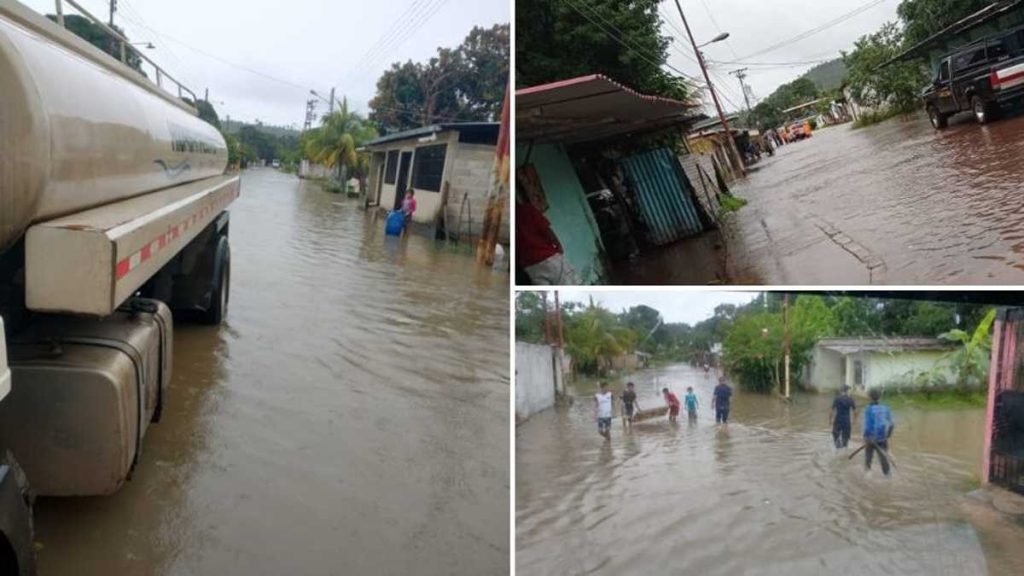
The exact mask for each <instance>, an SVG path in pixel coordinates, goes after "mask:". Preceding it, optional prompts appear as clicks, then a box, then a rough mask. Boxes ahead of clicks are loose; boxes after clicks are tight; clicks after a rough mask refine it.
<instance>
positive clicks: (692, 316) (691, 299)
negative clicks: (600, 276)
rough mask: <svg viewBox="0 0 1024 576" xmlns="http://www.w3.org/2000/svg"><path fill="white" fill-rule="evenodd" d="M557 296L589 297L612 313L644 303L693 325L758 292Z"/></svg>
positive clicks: (566, 293)
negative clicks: (723, 307) (725, 306)
mask: <svg viewBox="0 0 1024 576" xmlns="http://www.w3.org/2000/svg"><path fill="white" fill-rule="evenodd" d="M558 294H559V298H561V299H562V300H564V301H568V302H583V303H587V302H589V300H590V297H591V296H593V297H594V302H596V303H600V304H601V305H603V306H604V307H605V308H608V309H609V310H612V311H613V312H616V313H618V312H622V311H623V310H625V309H627V308H630V307H631V306H639V305H641V304H645V305H647V306H650V307H651V308H654V309H655V310H657V311H658V312H661V317H662V318H664V319H665V321H666V322H685V323H687V324H690V325H691V326H692V325H693V324H696V323H697V322H700V321H701V320H705V319H707V318H710V317H711V316H712V315H714V313H715V306H718V305H719V304H726V303H728V304H746V303H747V302H750V301H751V300H753V299H754V298H755V297H756V296H757V295H758V294H759V293H758V292H705V291H701V292H694V291H682V290H673V291H654V292H651V291H644V292H621V291H615V292H606V291H601V292H597V291H586V290H561V291H559V293H558Z"/></svg>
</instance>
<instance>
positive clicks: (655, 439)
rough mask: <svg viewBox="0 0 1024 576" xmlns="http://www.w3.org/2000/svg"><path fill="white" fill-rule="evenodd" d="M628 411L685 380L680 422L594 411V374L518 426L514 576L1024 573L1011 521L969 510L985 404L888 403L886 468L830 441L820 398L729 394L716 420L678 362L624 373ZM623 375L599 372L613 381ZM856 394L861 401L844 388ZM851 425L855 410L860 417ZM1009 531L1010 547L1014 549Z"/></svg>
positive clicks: (705, 379)
mask: <svg viewBox="0 0 1024 576" xmlns="http://www.w3.org/2000/svg"><path fill="white" fill-rule="evenodd" d="M631 379H632V380H633V381H634V382H635V383H636V385H637V389H638V394H639V402H640V406H641V407H642V408H648V407H654V406H660V405H663V402H662V401H661V400H660V398H659V396H658V394H659V391H660V389H661V388H662V387H664V386H669V387H671V388H672V389H673V390H674V391H675V392H676V394H677V395H680V397H681V396H682V394H683V393H685V389H686V386H693V387H694V389H695V391H696V392H697V394H698V396H699V398H700V400H701V402H702V403H703V406H702V408H701V410H700V418H699V421H698V422H697V423H696V424H692V425H691V424H688V423H687V422H686V420H685V417H684V418H683V419H682V420H681V421H680V422H679V423H678V424H677V425H672V424H669V423H668V422H667V421H665V420H664V419H659V420H657V421H652V422H650V423H640V424H637V425H636V426H635V428H634V430H633V432H632V433H628V434H627V433H625V432H624V431H623V427H622V424H621V422H620V421H618V420H616V421H615V422H614V425H613V428H612V434H613V436H612V440H611V441H610V442H605V441H604V440H603V439H602V438H601V437H600V436H598V434H597V431H596V427H595V425H594V421H593V406H592V404H593V403H592V400H591V398H592V394H593V392H594V389H593V386H594V384H593V383H577V384H576V385H574V386H571V387H570V389H569V393H570V396H571V397H572V398H573V399H574V401H572V402H571V403H569V404H568V405H563V406H560V407H558V408H556V409H553V410H548V411H546V412H543V413H541V414H538V415H535V416H533V417H531V419H530V420H528V421H527V422H526V423H524V424H522V425H521V426H519V427H518V430H517V432H516V467H517V469H516V531H517V532H516V537H517V540H516V547H517V550H516V562H517V570H518V572H519V573H522V574H531V575H533V574H551V575H554V574H625V573H637V574H722V575H735V574H758V575H761V574H779V575H783V574H785V575H805V574H806V575H817V574H823V573H828V572H830V571H838V572H847V573H858V574H902V575H908V574H922V575H924V574H928V575H976V574H993V575H996V574H1011V573H1017V574H1019V573H1022V572H1021V571H1022V570H1024V550H1022V549H1021V548H1020V546H1019V542H1021V541H1024V540H1022V539H1024V527H1021V526H1017V525H1012V524H1007V523H1005V522H1000V521H999V520H997V519H995V518H993V517H991V515H986V514H978V513H975V511H974V510H975V508H976V507H975V506H974V505H973V504H972V500H971V498H970V497H969V496H968V495H967V494H968V493H969V492H970V491H971V490H973V489H974V488H976V487H977V484H978V475H977V471H978V469H979V466H980V454H981V449H982V438H983V428H984V413H983V411H982V410H978V409H966V410H922V409H907V410H895V411H894V413H895V419H896V431H895V434H894V437H893V441H892V445H891V451H892V457H893V460H894V461H895V462H896V465H897V469H896V471H895V472H894V474H893V475H892V477H890V478H885V477H883V476H882V475H881V472H880V471H879V470H878V465H877V463H876V464H875V468H874V470H872V471H871V472H870V473H865V471H864V461H863V453H861V454H860V455H858V456H857V457H855V458H854V459H853V460H852V461H851V460H849V459H848V458H847V456H848V454H849V452H850V451H851V450H852V449H853V447H855V446H857V445H858V444H859V443H858V442H857V441H856V438H857V437H858V435H857V434H856V433H855V434H854V438H855V439H854V440H852V441H851V448H850V449H847V450H842V451H836V449H835V448H834V447H833V446H832V439H831V434H830V432H829V429H828V425H827V424H828V410H829V407H830V403H831V395H828V394H801V395H797V396H795V397H794V399H793V401H792V402H791V403H790V404H786V403H784V402H782V401H780V400H779V399H778V398H776V397H773V396H764V395H757V394H745V393H742V392H738V393H737V395H736V397H735V398H734V400H733V406H732V414H731V422H730V424H729V425H728V426H727V427H720V426H716V425H715V423H714V416H713V414H712V412H711V410H710V400H711V390H712V388H713V387H714V384H715V378H714V376H713V374H712V375H705V374H704V372H703V370H699V371H698V370H696V369H693V368H691V367H689V366H686V365H676V366H669V367H666V368H659V369H653V370H646V371H643V372H640V373H637V374H634V375H632V376H631ZM622 385H624V381H623V382H618V381H613V389H614V390H615V391H616V392H619V389H620V388H621V386H622ZM858 402H859V405H860V406H861V407H862V406H863V401H862V400H860V399H858ZM858 423H859V421H858ZM1013 542H1017V543H1018V544H1017V545H1013V544H1012V543H1013Z"/></svg>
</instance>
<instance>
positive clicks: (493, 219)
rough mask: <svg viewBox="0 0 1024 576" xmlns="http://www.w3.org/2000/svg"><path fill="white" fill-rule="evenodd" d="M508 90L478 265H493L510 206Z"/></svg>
mask: <svg viewBox="0 0 1024 576" xmlns="http://www.w3.org/2000/svg"><path fill="white" fill-rule="evenodd" d="M508 96H509V88H508V86H506V87H505V101H504V102H503V103H502V105H501V128H499V130H498V145H497V149H496V150H495V157H494V179H493V181H492V183H491V191H490V193H489V194H488V195H487V208H486V212H485V213H484V214H485V215H484V223H483V227H482V228H481V232H480V241H479V242H477V247H476V261H477V263H478V264H484V265H487V266H491V265H493V264H494V251H495V247H496V246H497V244H498V233H499V232H500V231H501V219H502V214H503V213H504V211H505V204H507V203H508V181H509V164H508V162H509V115H510V111H509V97H508Z"/></svg>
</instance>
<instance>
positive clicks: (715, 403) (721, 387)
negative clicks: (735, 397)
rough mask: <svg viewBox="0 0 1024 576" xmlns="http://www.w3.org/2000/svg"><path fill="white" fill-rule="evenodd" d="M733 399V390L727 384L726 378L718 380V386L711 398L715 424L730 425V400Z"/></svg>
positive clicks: (721, 377)
mask: <svg viewBox="0 0 1024 576" xmlns="http://www.w3.org/2000/svg"><path fill="white" fill-rule="evenodd" d="M731 397H732V388H730V387H729V385H728V384H726V383H725V376H720V377H719V378H718V386H715V391H714V392H713V393H712V396H711V407H712V408H713V409H714V410H715V423H716V424H717V423H719V422H720V423H722V424H728V423H729V399H730V398H731Z"/></svg>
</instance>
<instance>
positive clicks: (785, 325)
mask: <svg viewBox="0 0 1024 576" xmlns="http://www.w3.org/2000/svg"><path fill="white" fill-rule="evenodd" d="M782 342H783V346H784V348H785V350H784V351H783V354H784V356H783V357H784V359H785V364H786V368H785V371H786V400H789V294H783V295H782Z"/></svg>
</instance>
